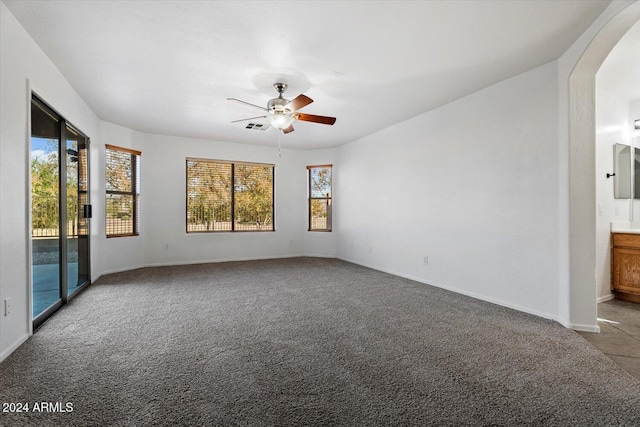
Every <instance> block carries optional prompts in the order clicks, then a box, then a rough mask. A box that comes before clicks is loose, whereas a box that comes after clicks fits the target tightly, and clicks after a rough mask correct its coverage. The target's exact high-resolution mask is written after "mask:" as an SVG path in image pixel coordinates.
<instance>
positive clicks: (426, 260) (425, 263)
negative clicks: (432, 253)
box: [422, 256, 429, 265]
mask: <svg viewBox="0 0 640 427" xmlns="http://www.w3.org/2000/svg"><path fill="white" fill-rule="evenodd" d="M422 264H423V265H429V257H428V256H426V257H424V259H423V260H422Z"/></svg>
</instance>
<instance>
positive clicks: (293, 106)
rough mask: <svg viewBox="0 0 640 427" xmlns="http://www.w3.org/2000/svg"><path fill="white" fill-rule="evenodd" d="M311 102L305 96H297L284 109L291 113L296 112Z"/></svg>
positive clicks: (311, 100)
mask: <svg viewBox="0 0 640 427" xmlns="http://www.w3.org/2000/svg"><path fill="white" fill-rule="evenodd" d="M312 102H313V99H311V98H309V97H308V96H306V95H302V94H300V95H298V96H296V97H295V98H293V99H292V100H291V101H289V103H288V104H287V105H285V106H284V108H288V109H289V110H291V111H298V110H299V109H301V108H302V107H305V106H307V105H309V104H311V103H312Z"/></svg>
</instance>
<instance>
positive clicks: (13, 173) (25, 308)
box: [0, 2, 100, 360]
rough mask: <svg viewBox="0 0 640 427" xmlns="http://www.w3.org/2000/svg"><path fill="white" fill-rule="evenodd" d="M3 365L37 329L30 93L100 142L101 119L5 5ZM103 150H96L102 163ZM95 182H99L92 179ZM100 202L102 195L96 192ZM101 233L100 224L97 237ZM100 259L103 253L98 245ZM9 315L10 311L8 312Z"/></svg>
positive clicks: (0, 210)
mask: <svg viewBox="0 0 640 427" xmlns="http://www.w3.org/2000/svg"><path fill="white" fill-rule="evenodd" d="M0 58H1V60H0V76H1V79H0V123H1V124H2V125H1V126H0V188H1V190H2V191H0V236H1V239H0V303H2V302H3V301H4V299H5V298H10V299H11V302H12V311H11V314H10V315H8V316H4V312H2V313H0V360H2V359H4V358H5V357H6V356H7V355H8V354H9V353H10V352H11V351H13V349H15V348H16V347H17V346H18V345H19V344H20V343H22V342H23V341H24V340H25V339H26V338H27V337H28V334H29V331H30V325H31V310H30V302H29V301H30V299H29V298H30V289H29V283H30V282H29V276H30V272H29V269H28V265H29V262H28V261H29V257H30V254H29V239H28V236H29V235H30V228H29V227H30V226H29V223H28V215H29V214H30V212H29V199H28V194H29V193H30V192H29V181H28V180H29V170H28V165H29V160H28V159H29V139H28V136H29V132H30V131H29V128H28V115H29V105H30V104H29V101H30V93H29V90H30V89H29V88H31V90H34V91H35V92H37V93H38V94H39V95H40V96H41V97H42V98H43V99H44V100H45V101H46V102H48V103H49V104H50V105H51V107H53V108H54V109H55V110H56V111H58V113H60V114H61V115H62V116H64V117H65V118H66V119H67V120H68V121H69V122H70V123H72V124H74V125H75V126H76V127H78V128H79V129H80V130H82V131H83V132H84V133H86V134H87V135H88V136H89V137H90V138H91V139H92V143H96V144H97V143H98V142H99V141H98V140H99V137H98V119H97V117H96V116H95V114H93V112H92V111H91V110H90V109H89V107H88V106H87V105H86V104H85V103H84V102H83V100H82V99H81V98H80V97H79V96H78V94H77V93H76V92H75V91H74V90H73V88H72V87H71V86H70V85H69V83H68V82H67V81H66V80H65V79H64V77H63V76H62V74H60V72H59V71H58V69H57V68H56V67H55V66H54V65H53V63H51V61H49V59H48V58H47V57H46V56H45V55H44V54H43V52H42V51H41V50H40V48H39V47H38V46H37V45H36V44H35V42H34V41H33V40H32V39H31V38H30V37H29V36H28V35H27V33H26V32H25V31H24V29H23V28H22V27H21V26H20V25H19V24H18V22H17V21H16V19H15V18H14V17H13V15H11V13H10V12H9V11H8V10H7V8H6V6H5V5H4V3H1V2H0ZM96 147H97V145H92V146H91V156H92V158H93V159H96V158H97V156H98V154H97V152H96ZM91 178H92V180H93V179H94V178H95V176H94V175H92V176H91ZM90 197H91V201H92V203H96V199H97V192H96V189H95V188H93V189H92V191H91V196H90ZM96 233H97V228H96V226H95V224H93V225H92V227H91V235H92V237H94V236H95V235H96ZM91 251H92V253H93V254H94V255H95V256H97V257H98V256H99V255H100V250H99V248H98V247H95V246H94V245H93V244H92V247H91ZM2 311H4V310H2Z"/></svg>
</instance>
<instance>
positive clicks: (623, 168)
mask: <svg viewBox="0 0 640 427" xmlns="http://www.w3.org/2000/svg"><path fill="white" fill-rule="evenodd" d="M635 151H636V150H634V157H636V155H640V153H637V154H636V153H635ZM637 162H638V160H635V159H634V166H635V164H637ZM638 167H640V165H638ZM613 172H614V173H615V175H614V176H613V197H615V198H616V199H630V198H631V147H630V146H628V145H624V144H614V145H613ZM639 174H640V171H638V173H636V176H639ZM638 191H639V194H638V195H637V196H636V197H640V188H639V189H638Z"/></svg>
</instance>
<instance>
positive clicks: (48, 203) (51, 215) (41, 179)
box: [31, 152, 78, 235]
mask: <svg viewBox="0 0 640 427" xmlns="http://www.w3.org/2000/svg"><path fill="white" fill-rule="evenodd" d="M58 183H59V168H58V153H56V152H52V153H50V154H49V155H48V156H46V157H33V158H32V159H31V203H32V211H31V220H32V227H33V229H34V230H57V229H58V228H59V223H60V220H59V218H60V212H59V206H58V195H59V188H58ZM66 190H67V217H68V218H69V220H70V221H74V220H75V219H76V218H77V214H78V169H77V163H72V164H71V165H69V167H68V168H67V182H66ZM51 233H53V235H58V234H57V232H49V234H51ZM34 234H37V233H36V232H34ZM45 235H48V234H46V233H45Z"/></svg>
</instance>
